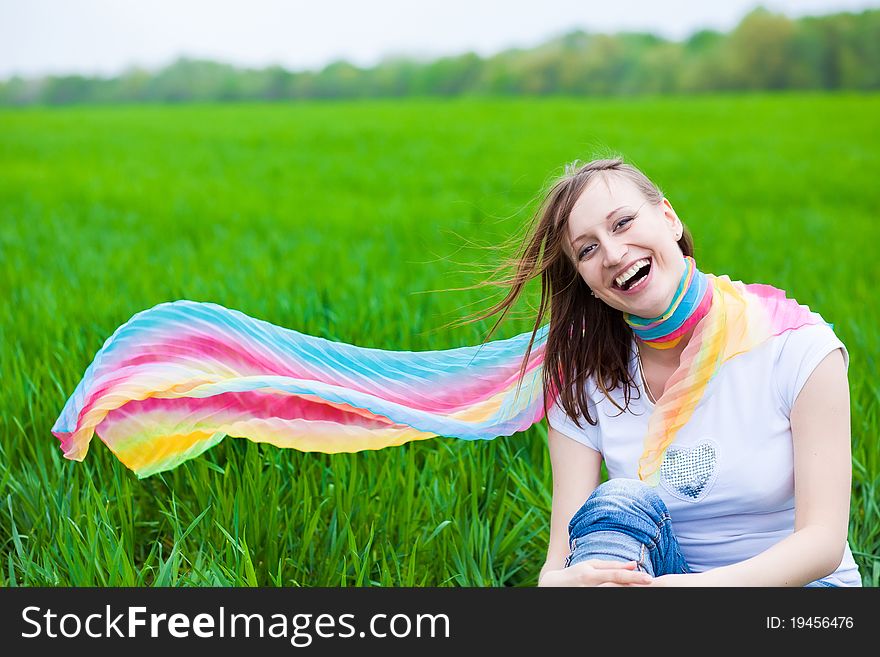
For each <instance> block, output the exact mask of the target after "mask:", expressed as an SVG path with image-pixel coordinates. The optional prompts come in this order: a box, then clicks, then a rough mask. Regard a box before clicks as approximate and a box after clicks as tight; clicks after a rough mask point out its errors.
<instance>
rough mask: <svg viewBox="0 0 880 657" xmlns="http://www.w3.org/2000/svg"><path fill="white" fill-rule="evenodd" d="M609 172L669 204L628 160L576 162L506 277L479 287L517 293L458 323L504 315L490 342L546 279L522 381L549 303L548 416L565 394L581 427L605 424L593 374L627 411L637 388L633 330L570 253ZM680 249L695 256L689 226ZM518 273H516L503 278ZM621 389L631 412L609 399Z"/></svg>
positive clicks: (505, 266) (554, 186)
mask: <svg viewBox="0 0 880 657" xmlns="http://www.w3.org/2000/svg"><path fill="white" fill-rule="evenodd" d="M608 175H616V176H621V177H624V178H627V179H629V180H630V181H631V182H633V183H634V184H635V185H636V187H637V188H638V189H639V190H640V191H641V192H642V194H643V195H644V196H645V198H646V199H647V200H648V201H649V202H651V203H655V204H659V203H662V201H663V198H664V196H663V193H662V192H661V191H660V189H659V188H658V187H657V185H655V184H654V183H653V182H651V180H650V179H649V178H648V177H647V176H646V175H645V174H643V173H642V172H641V171H639V170H638V169H637V168H635V167H634V166H632V165H630V164H626V163H625V162H624V161H623V159H622V158H619V157H618V158H612V159H597V160H592V161H590V162H586V163H581V162H578V161H575V162H573V163H571V164H569V165H567V166H566V167H565V170H564V173H563V174H562V176H560V177H559V178H557V179H556V180H554V181H553V182H552V183H551V184H550V187H549V189H548V190H547V191H546V192H545V194H544V197H543V201H542V203H541V204H540V206H539V208H538V210H537V212H536V213H535V214H534V215H533V217H532V219H531V222H530V223H529V224H528V225H527V227H526V228H527V230H526V232H525V235H524V236H523V237H521V238H520V239H521V240H522V243H521V246H520V249H519V253H518V254H517V255H516V256H515V257H507V258H506V259H505V260H504V262H502V264H501V265H500V266H499V267H498V268H497V269H496V271H495V273H496V274H497V273H499V272H502V276H501V278H500V280H487V281H484V282H482V283H479V284H478V285H477V286H471V287H478V286H483V285H494V286H500V287H505V288H509V289H508V292H507V295H506V297H505V298H504V299H503V300H502V301H500V302H498V303H497V304H495V305H494V306H492V307H491V308H490V309H489V310H487V311H484V312H482V313H479V314H477V315H474V316H471V317H470V318H467V319H464V320H462V321H460V322H453V324H452V325H463V324H468V323H470V322H474V321H479V320H481V319H485V318H486V317H490V316H492V315H494V314H496V313H499V312H500V313H501V315H500V316H499V317H498V320H497V321H496V322H495V325H494V326H493V327H492V329H491V330H490V331H489V334H488V335H487V337H486V340H487V341H488V340H489V339H490V338H491V336H492V334H493V333H494V332H495V329H497V328H498V325H499V324H500V323H501V321H502V320H503V319H504V317H505V316H506V315H507V313H508V312H509V311H510V308H511V306H513V304H514V303H515V302H516V300H517V299H518V298H519V296H520V294H521V293H522V290H523V288H524V287H525V285H526V283H528V282H529V281H530V280H532V279H533V278H535V277H537V276H540V277H541V301H540V304H539V305H538V309H537V317H536V318H535V324H534V327H533V329H532V335H531V338H530V340H529V344H528V347H527V349H526V352H525V355H524V358H523V361H522V366H521V367H520V376H519V381H520V383H521V382H522V379H523V377H524V376H525V370H526V366H527V364H528V360H529V354H530V353H531V350H532V346H533V345H534V342H535V334H536V333H537V332H538V330H539V329H540V327H541V325H542V322H543V319H544V315H545V314H546V312H547V309H548V306H549V310H550V326H549V329H548V333H547V342H546V345H545V351H544V368H543V374H542V377H543V380H542V385H543V392H544V412H545V414H546V412H547V408H548V405H549V403H550V400H552V399H555V398H556V397H557V395H558V398H559V402H558V403H559V405H560V406H561V407H562V408H563V409H564V410H565V412H566V414H567V415H568V416H569V417H570V418H571V419H572V420H573V421H574V422H575V424H576V425H577V426H579V427H581V428H583V427H582V426H581V424H580V422H579V421H578V419H577V418H578V415H582V416H583V417H585V418H586V419H587V422H589V423H590V424H591V425H596V424H597V422H598V419H594V418H593V417H591V416H590V413H589V409H588V404H587V401H588V400H587V385H586V384H587V382H588V380H589V379H590V378H591V377H594V379H595V381H596V384H597V386H598V387H599V389H600V390H601V391H602V392H603V393H604V394H605V396H606V397H608V399H609V401H611V403H612V404H614V406H615V407H617V408H618V409H619V410H620V411H621V412H623V411H625V410H626V409H627V408H628V407H629V400H630V391H631V386H634V385H635V382H634V381H633V380H632V377H631V376H630V374H629V367H628V366H629V358H630V355H631V352H630V349H631V346H632V336H633V333H632V329H630V328H629V326H627V324H626V322H625V321H624V319H623V313H622V312H621V311H620V310H617V309H616V308H612V307H611V306H609V305H607V304H606V303H604V302H603V301H601V300H599V299H598V298H596V297H594V296H592V295H591V294H590V289H589V287H588V286H587V284H586V283H585V282H584V280H583V278H581V276H580V274H579V273H578V271H577V268H576V267H575V264H574V261H573V259H572V256H571V255H570V253H569V249H567V248H566V244H567V236H566V233H567V224H568V219H569V215H570V214H571V211H572V208H574V205H575V202H576V201H577V199H578V198H580V196H581V194H582V193H583V191H584V190H585V189H586V188H587V186H588V185H589V184H590V183H591V182H592V181H593V180H594V179H595V178H596V177H597V176H599V177H605V176H608ZM678 246H679V248H680V249H681V251H682V253H683V254H684V255H688V256H691V257H693V255H694V244H693V239H692V238H691V235H690V232H689V231H688V229H687V227H686V226H683V230H682V235H681V238H680V239H679V240H678ZM510 269H512V270H513V271H512V273H509V274H507V275H504V274H503V272H504V271H505V270H510ZM457 289H468V288H457ZM578 337H580V339H578ZM621 385H623V386H624V407H623V408H621V407H620V406H619V405H618V404H617V403H616V402H615V401H614V399H613V398H612V397H611V395H610V394H609V391H610V390H613V389H615V388H617V387H618V386H621ZM578 411H579V412H578Z"/></svg>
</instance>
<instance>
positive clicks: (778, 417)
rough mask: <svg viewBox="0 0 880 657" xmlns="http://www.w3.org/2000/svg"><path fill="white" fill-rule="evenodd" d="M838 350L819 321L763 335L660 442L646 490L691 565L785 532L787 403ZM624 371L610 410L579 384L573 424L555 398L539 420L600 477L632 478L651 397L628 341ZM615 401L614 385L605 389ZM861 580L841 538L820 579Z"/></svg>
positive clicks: (749, 550) (789, 523) (788, 524)
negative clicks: (578, 415)
mask: <svg viewBox="0 0 880 657" xmlns="http://www.w3.org/2000/svg"><path fill="white" fill-rule="evenodd" d="M837 348H840V349H843V353H844V359H845V361H846V367H847V370H848V369H849V353H848V352H847V350H846V347H845V346H844V344H843V343H842V342H841V341H840V340H839V339H838V338H837V336H836V335H835V334H834V331H833V330H832V329H831V328H830V327H829V326H827V325H825V324H815V325H810V326H805V327H801V328H799V329H796V330H793V331H785V332H784V333H782V334H780V335H777V336H774V337H772V338H770V339H769V340H768V341H767V342H765V343H764V344H762V345H760V346H758V347H756V348H754V349H752V350H750V351H748V352H746V353H744V354H740V355H738V356H735V357H733V358H732V359H730V360H729V361H727V362H726V363H724V364H723V365H721V367H720V368H719V370H718V372H717V373H716V374H715V376H714V377H713V378H712V380H711V381H710V382H709V384H708V386H707V387H706V391H705V393H704V395H703V398H702V399H701V400H700V402H699V404H697V407H696V409H695V410H694V413H693V415H692V416H691V419H690V420H689V421H688V423H687V424H686V425H684V426H683V427H682V428H681V429H680V430H679V431H678V434H677V435H676V437H675V440H674V442H673V443H672V444H671V445H670V446H669V448H668V449H667V452H666V455H665V457H664V460H663V465H662V466H661V470H660V472H661V476H660V484H659V485H658V486H657V488H656V490H657V492H658V494H659V495H660V497H661V498H662V499H663V501H664V502H665V503H666V506H667V507H668V509H669V514H670V517H671V518H672V527H673V530H674V532H675V535H676V537H677V538H678V542H679V545H680V547H681V552H682V555H683V556H684V557H685V559H687V562H688V565H689V566H690V567H691V570H692V571H693V572H703V571H706V570H710V569H712V568H718V567H720V566H726V565H728V564H732V563H737V562H740V561H744V560H745V559H749V558H751V557H753V556H755V555H756V554H759V553H760V552H763V551H764V550H766V549H767V548H769V547H770V546H772V545H773V544H775V543H777V542H779V541H780V540H782V539H783V538H785V537H786V536H788V535H790V534H792V533H793V531H794V462H793V446H792V436H791V420H790V416H791V409H792V406H793V404H794V400H795V399H796V398H797V396H798V393H800V391H801V388H803V386H804V383H806V381H807V379H808V378H809V376H810V374H811V373H812V372H813V370H814V369H815V368H816V366H817V365H818V364H819V363H820V362H821V361H822V359H823V358H825V356H827V355H828V354H829V353H831V352H832V351H834V350H835V349H837ZM630 372H631V374H632V376H633V378H634V380H635V381H636V384H637V390H638V392H635V391H633V392H632V394H631V396H630V406H629V409H628V410H627V412H626V413H620V411H619V410H618V409H617V408H615V407H614V406H613V405H612V404H611V403H610V402H609V401H608V399H606V398H605V397H604V395H603V393H602V392H601V391H599V390H598V389H597V387H596V385H595V381H594V380H593V379H591V380H590V382H589V386H588V387H589V390H588V393H589V394H588V399H589V404H590V415H591V416H592V417H593V418H594V419H595V418H596V417H597V416H598V424H597V425H596V426H591V425H590V424H589V423H587V421H586V419H580V422H581V424H582V425H583V427H584V428H582V429H579V428H578V427H577V426H576V425H575V424H574V423H573V422H572V421H571V419H570V418H568V417H567V416H566V415H565V411H564V410H563V409H562V407H561V406H559V405H558V404H554V405H553V406H551V407H549V408H548V413H547V421H548V423H549V424H550V425H551V426H552V427H553V428H554V429H556V430H557V431H559V432H560V433H562V434H564V435H566V436H568V437H569V438H572V439H573V440H576V441H578V442H580V443H583V444H584V445H586V446H587V447H590V448H592V449H594V450H596V451H598V452H600V453H601V454H602V457H603V459H604V460H605V465H606V467H607V469H608V476H609V477H610V478H625V479H638V461H639V457H640V456H641V454H642V449H643V446H644V442H643V441H644V437H645V434H646V431H647V427H648V418H649V416H650V414H651V411H653V409H654V404H652V403H651V401H650V400H649V399H648V397H647V395H646V394H645V392H644V390H643V389H642V380H641V374H640V373H639V369H638V356H637V351H636V343H635V340H633V343H632V353H631V360H630ZM611 394H612V396H613V397H614V399H615V401H616V402H617V403H618V404H620V406H621V408H622V407H623V406H624V402H623V392H622V390H621V389H620V388H617V389H615V390H613V391H611ZM823 579H824V580H825V581H827V582H830V583H832V584H836V585H838V586H861V577H860V576H859V571H858V567H857V565H856V563H855V561H854V560H853V556H852V552H851V551H850V547H849V543H847V545H846V550H845V552H844V555H843V560H842V561H841V563H840V566H839V567H838V568H837V570H836V571H835V572H834V573H832V574H831V575H829V576H828V577H825V578H823Z"/></svg>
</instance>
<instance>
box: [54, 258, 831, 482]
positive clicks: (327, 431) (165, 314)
mask: <svg viewBox="0 0 880 657" xmlns="http://www.w3.org/2000/svg"><path fill="white" fill-rule="evenodd" d="M707 277H708V280H709V281H710V282H711V285H712V294H713V296H712V303H711V307H710V308H709V310H708V312H707V313H706V315H705V317H703V318H702V319H701V320H700V321H699V322H698V323H697V324H696V328H695V330H694V333H693V335H692V337H691V339H690V341H689V343H688V345H687V347H686V348H685V349H684V351H683V353H682V355H681V365H680V367H679V368H678V370H676V372H675V373H674V374H673V375H672V377H671V379H670V381H669V384H668V385H667V387H666V391H665V392H664V393H663V395H662V397H661V398H660V400H658V404H657V406H656V408H655V411H654V413H653V415H652V416H651V418H650V420H649V428H648V435H647V437H646V439H645V451H644V454H643V456H642V458H641V460H640V462H639V476H640V477H641V478H642V479H645V480H648V479H649V478H651V477H652V475H656V473H657V470H658V469H659V466H660V462H661V461H662V458H663V454H664V451H665V449H666V447H667V446H668V445H669V444H670V443H671V442H672V441H673V440H674V438H675V433H676V432H677V431H678V429H679V428H680V427H681V426H683V425H684V424H685V423H686V422H687V421H688V419H689V418H690V417H691V415H692V414H693V411H694V409H695V408H696V406H697V404H698V403H699V400H700V398H701V397H702V394H703V391H704V390H705V388H706V385H707V384H708V382H709V381H710V380H711V378H712V376H713V375H714V374H715V372H716V371H717V370H718V367H719V366H720V365H721V364H722V363H724V362H725V361H727V360H728V359H730V358H733V357H734V356H736V355H737V354H741V353H743V352H745V351H748V350H749V349H752V348H754V347H756V346H757V345H759V344H761V343H762V342H764V341H765V340H767V339H768V338H770V337H771V336H774V335H778V334H779V333H782V332H783V331H786V330H789V329H796V328H798V327H800V326H804V325H806V324H815V323H818V322H821V321H823V320H822V318H821V317H820V316H819V315H817V314H816V313H813V312H811V311H810V310H809V308H807V307H806V306H800V305H798V304H797V302H796V301H794V300H792V299H787V298H786V297H785V293H784V292H782V291H781V290H777V289H775V288H773V287H770V286H768V285H745V284H743V283H740V282H732V281H730V279H729V278H727V277H725V276H721V277H715V276H712V275H707ZM547 330H548V326H547V325H545V326H543V327H541V328H540V329H539V330H538V332H537V334H536V336H535V342H534V344H533V346H532V351H531V354H530V356H529V361H528V364H527V367H526V372H525V377H524V378H523V380H522V382H521V385H518V378H519V371H520V366H521V363H522V358H523V356H524V354H525V350H526V347H527V346H528V343H529V338H530V337H531V332H526V333H522V334H520V335H518V336H516V337H513V338H509V339H506V340H496V341H492V342H487V343H485V344H483V345H475V346H467V347H461V348H457V349H449V350H442V351H421V352H410V351H384V350H380V349H370V348H366V347H357V346H354V345H350V344H346V343H342V342H332V341H330V340H326V339H323V338H317V337H313V336H309V335H306V334H303V333H299V332H297V331H294V330H292V329H288V328H282V327H280V326H276V325H274V324H271V323H269V322H266V321H262V320H259V319H255V318H253V317H249V316H247V315H245V314H244V313H241V312H239V311H236V310H230V309H227V308H224V307H223V306H219V305H217V304H213V303H201V302H194V301H188V300H181V301H174V302H168V303H161V304H159V305H157V306H155V307H153V308H150V309H148V310H145V311H142V312H140V313H137V314H136V315H134V316H133V317H132V318H131V319H130V320H129V321H127V322H126V323H125V324H123V325H122V326H120V327H119V328H118V329H117V330H116V331H115V332H114V333H113V335H111V336H110V337H109V338H108V339H107V340H106V342H104V345H103V346H102V347H101V349H100V350H99V351H98V353H97V354H96V356H95V358H94V360H93V361H92V363H91V364H90V365H89V367H88V368H87V369H86V371H85V374H84V375H83V378H82V380H81V381H80V382H79V384H78V385H77V386H76V389H75V390H74V391H73V394H72V395H71V396H70V398H69V399H68V400H67V403H66V404H65V405H64V409H63V410H62V411H61V415H60V416H59V417H58V420H57V421H56V422H55V424H54V426H53V427H52V433H53V434H54V435H55V436H56V437H57V438H58V439H59V440H60V441H61V447H62V449H63V450H64V456H65V457H66V458H68V459H72V460H76V461H82V460H83V459H84V458H85V456H86V453H87V452H88V449H89V444H90V442H91V439H92V436H93V435H94V434H95V433H97V435H98V437H99V438H100V439H101V440H102V441H103V442H104V444H106V445H107V447H108V448H110V450H111V451H112V452H113V453H114V454H115V455H116V456H117V457H118V458H119V460H120V461H121V462H122V463H123V464H125V465H126V466H127V467H128V468H130V469H131V470H133V471H134V472H135V473H136V474H137V476H138V477H146V476H149V475H152V474H155V473H157V472H161V471H164V470H169V469H171V468H174V467H176V466H177V465H179V464H180V463H182V462H184V461H186V460H188V459H192V458H195V457H197V456H198V455H200V454H201V453H202V452H204V451H205V450H207V449H209V448H210V447H212V446H214V445H216V444H217V443H219V442H220V441H221V440H223V438H224V437H225V436H227V435H228V436H233V437H240V438H248V439H249V440H252V441H254V442H265V443H271V444H272V445H276V446H278V447H292V448H294V449H297V450H300V451H304V452H324V453H337V452H356V451H360V450H365V449H381V448H383V447H389V446H392V445H402V444H404V443H407V442H410V441H414V440H424V439H427V438H432V437H435V436H450V437H457V438H461V439H465V440H491V439H494V438H496V437H498V436H510V435H512V434H514V433H516V432H518V431H524V430H525V429H527V428H528V427H530V426H532V425H533V424H535V423H536V422H539V421H540V420H541V419H542V418H543V416H544V405H543V392H542V366H543V360H544V348H545V344H546V339H547ZM731 403H735V401H734V400H731ZM653 480H654V481H656V476H654V478H653Z"/></svg>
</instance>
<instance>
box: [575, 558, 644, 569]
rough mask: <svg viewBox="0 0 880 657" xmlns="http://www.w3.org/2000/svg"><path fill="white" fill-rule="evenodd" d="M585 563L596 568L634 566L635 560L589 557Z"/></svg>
mask: <svg viewBox="0 0 880 657" xmlns="http://www.w3.org/2000/svg"><path fill="white" fill-rule="evenodd" d="M585 563H588V564H590V565H591V566H592V567H593V568H598V569H612V570H613V569H617V568H635V567H636V562H635V561H610V560H608V559H589V560H588V561H586V562H585Z"/></svg>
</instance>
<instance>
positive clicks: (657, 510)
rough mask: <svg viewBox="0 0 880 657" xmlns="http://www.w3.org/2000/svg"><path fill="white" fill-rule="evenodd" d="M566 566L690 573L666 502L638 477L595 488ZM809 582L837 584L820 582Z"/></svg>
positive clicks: (575, 523) (574, 527) (571, 532)
mask: <svg viewBox="0 0 880 657" xmlns="http://www.w3.org/2000/svg"><path fill="white" fill-rule="evenodd" d="M568 536H569V547H570V553H569V555H568V558H567V559H566V560H565V567H566V568H568V567H569V566H572V565H574V564H576V563H580V562H581V561H586V560H587V559H608V560H612V561H635V562H636V568H637V569H638V570H640V571H642V572H645V573H648V574H649V575H651V576H653V577H659V576H660V575H668V574H673V573H676V574H678V573H690V572H692V571H691V569H690V567H689V566H688V563H687V560H686V559H685V558H684V556H683V555H682V554H681V549H680V547H679V545H678V539H677V538H676V537H675V533H674V531H673V528H672V518H670V516H669V510H668V509H667V508H666V504H665V503H664V502H663V500H662V499H661V498H660V496H659V495H658V494H657V492H656V491H655V490H654V488H652V487H651V486H648V485H647V484H645V483H644V482H642V481H639V480H637V479H609V480H608V481H606V482H605V483H603V484H601V485H600V486H599V487H597V488H596V490H594V491H593V492H592V494H591V495H590V497H588V498H587V501H586V502H584V504H583V506H581V508H580V509H578V511H577V513H575V514H574V516H573V517H572V519H571V522H569V523H568ZM807 586H815V587H819V586H832V587H833V586H834V584H831V583H829V582H826V581H825V580H821V579H820V580H816V581H814V582H811V583H809V584H807Z"/></svg>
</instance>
